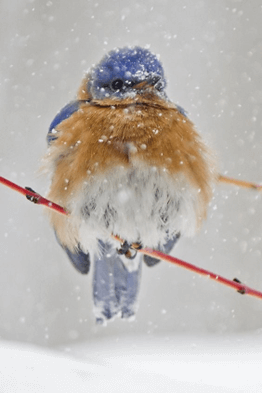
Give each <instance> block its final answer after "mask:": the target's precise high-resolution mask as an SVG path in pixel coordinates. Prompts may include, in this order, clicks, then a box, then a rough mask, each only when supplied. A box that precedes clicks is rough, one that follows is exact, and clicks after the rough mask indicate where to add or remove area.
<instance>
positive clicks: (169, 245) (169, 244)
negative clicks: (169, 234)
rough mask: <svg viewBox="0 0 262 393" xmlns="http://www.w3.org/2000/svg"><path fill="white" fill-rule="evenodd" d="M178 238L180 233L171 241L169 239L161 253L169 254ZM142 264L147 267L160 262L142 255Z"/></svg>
mask: <svg viewBox="0 0 262 393" xmlns="http://www.w3.org/2000/svg"><path fill="white" fill-rule="evenodd" d="M179 238H180V233H177V234H176V236H174V237H173V238H172V239H169V240H168V241H167V242H166V243H165V244H164V246H163V247H162V249H161V250H160V251H163V252H164V253H165V254H169V253H170V251H171V250H172V248H173V247H174V246H175V244H176V242H177V241H178V239H179ZM144 262H145V264H146V265H147V266H149V267H151V266H155V265H156V264H157V263H159V262H160V259H157V258H153V257H150V256H149V255H144Z"/></svg>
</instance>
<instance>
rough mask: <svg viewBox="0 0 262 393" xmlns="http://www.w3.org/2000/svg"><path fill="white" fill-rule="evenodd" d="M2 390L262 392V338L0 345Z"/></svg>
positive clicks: (122, 339) (127, 339) (142, 338)
mask: <svg viewBox="0 0 262 393" xmlns="http://www.w3.org/2000/svg"><path fill="white" fill-rule="evenodd" d="M0 361H1V370H0V391H1V392H5V393H9V392H10V393H13V392H14V393H16V392H17V393H18V392H19V393H20V392H39V393H40V392H78V393H81V392H105V391H107V392H145V391H150V392H167V393H168V392H170V393H171V392H174V391H179V392H181V393H182V392H194V393H196V392H201V393H205V392H207V393H210V392H212V393H213V392H214V393H216V392H223V393H227V392H238V393H239V392H243V393H244V392H245V393H246V392H249V393H257V392H260V391H261V389H262V375H261V366H262V337H261V336H260V337H256V339H254V338H250V337H247V336H245V335H240V336H237V337H224V338H219V337H216V338H215V337H210V336H205V337H199V336H198V337H194V336H160V337H159V336H156V337H154V338H150V339H148V337H146V336H134V337H132V336H130V337H117V338H116V337H111V338H110V339H103V340H99V341H93V342H91V343H88V342H82V343H81V344H78V345H73V346H71V347H66V348H62V350H60V351H58V350H52V351H51V350H43V349H40V348H37V347H34V346H29V345H28V346H26V345H22V344H19V345H17V344H14V343H12V344H7V343H4V342H3V343H1V344H0Z"/></svg>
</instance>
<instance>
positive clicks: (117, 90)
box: [88, 46, 166, 99]
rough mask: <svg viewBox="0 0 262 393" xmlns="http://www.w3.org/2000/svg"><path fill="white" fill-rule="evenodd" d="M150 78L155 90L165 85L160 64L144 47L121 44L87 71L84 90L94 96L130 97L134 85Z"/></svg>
mask: <svg viewBox="0 0 262 393" xmlns="http://www.w3.org/2000/svg"><path fill="white" fill-rule="evenodd" d="M143 81H147V82H148V81H150V84H152V85H154V86H155V88H156V90H157V91H158V92H160V93H161V92H163V91H164V88H165V86H166V80H165V77H164V70H163V67H162V65H161V63H160V61H159V60H158V58H157V56H156V55H154V54H153V53H151V52H150V51H149V50H148V49H145V48H141V47H139V46H136V47H124V48H121V49H114V50H112V51H110V52H109V53H108V54H106V55H105V56H104V57H103V59H102V60H101V61H100V63H98V64H97V65H96V66H94V67H93V68H92V70H91V72H90V79H89V82H88V91H89V92H90V93H91V95H92V97H93V98H95V99H103V98H116V99H117V98H118V99H122V98H125V97H127V96H130V95H131V96H132V94H135V93H134V88H133V86H135V85H136V84H138V83H140V82H143Z"/></svg>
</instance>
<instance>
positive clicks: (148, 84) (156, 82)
mask: <svg viewBox="0 0 262 393" xmlns="http://www.w3.org/2000/svg"><path fill="white" fill-rule="evenodd" d="M160 80H161V77H160V76H159V75H151V76H149V77H148V78H147V79H145V80H143V81H142V82H138V83H136V84H135V85H134V86H133V89H136V90H143V89H145V88H152V87H155V88H156V89H157V90H158V89H159V87H160V86H161V82H160Z"/></svg>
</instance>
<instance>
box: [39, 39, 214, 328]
mask: <svg viewBox="0 0 262 393" xmlns="http://www.w3.org/2000/svg"><path fill="white" fill-rule="evenodd" d="M166 87H167V82H166V77H165V73H164V68H163V65H162V63H161V61H160V59H159V56H157V55H155V54H154V53H152V52H151V51H150V50H149V49H148V48H143V47H140V46H125V47H122V48H115V49H112V50H111V51H109V52H108V53H107V54H105V55H104V57H103V58H102V60H101V61H100V62H99V63H98V64H96V65H93V66H92V67H91V68H90V69H89V70H88V71H87V72H86V73H85V74H84V77H83V79H82V82H81V84H80V87H79V89H78V92H77V95H76V98H75V99H73V100H72V101H71V102H69V104H67V105H66V106H65V107H64V108H63V109H62V110H61V111H60V112H58V113H57V115H56V116H55V118H54V120H53V121H52V123H51V125H50V127H49V131H48V134H47V142H48V150H47V153H46V155H45V157H44V159H43V168H44V170H45V172H47V173H48V174H49V176H50V179H51V183H50V189H49V193H48V198H49V199H50V200H52V201H53V202H55V203H58V204H60V205H62V206H63V207H64V208H65V209H66V210H67V211H68V212H70V215H69V216H63V215H59V214H58V213H56V212H54V211H50V212H49V219H50V223H51V226H52V227H53V229H54V232H55V236H56V239H57V241H58V243H59V244H60V246H61V247H62V248H63V250H64V251H65V253H66V254H67V256H68V258H69V260H70V261H71V263H72V264H73V266H74V267H75V268H76V269H77V270H78V271H79V272H80V273H82V274H87V273H88V272H89V271H90V267H91V268H92V270H93V280H92V288H93V289H92V290H93V304H94V310H93V311H94V315H95V318H96V322H97V323H98V324H106V323H107V321H108V320H113V319H114V318H115V317H120V318H124V319H131V320H132V319H133V318H134V317H135V315H136V312H137V308H138V293H139V289H140V281H141V270H142V262H143V261H144V263H145V264H146V265H147V266H149V267H152V266H155V265H157V264H158V262H159V259H156V258H153V257H150V256H146V255H144V256H142V255H141V254H140V253H137V252H136V251H135V250H134V248H137V249H139V248H141V247H150V248H154V249H157V250H162V251H163V252H165V253H169V252H170V251H171V250H172V249H173V247H174V245H175V244H176V243H177V241H178V239H179V238H180V236H188V237H190V236H193V235H194V234H195V233H196V232H197V230H198V229H199V228H200V227H201V223H202V221H203V220H204V219H205V218H206V215H207V210H208V205H209V203H210V200H211V198H212V194H213V184H214V182H215V181H216V179H217V170H216V164H215V157H214V153H213V151H212V150H211V149H210V148H209V147H208V146H207V144H206V143H205V142H204V140H203V138H202V137H201V135H200V134H199V133H198V132H197V130H196V128H195V126H194V124H193V123H192V122H191V121H190V119H189V118H188V116H187V112H186V111H185V110H184V109H183V108H182V107H181V106H179V105H176V104H174V103H173V102H172V101H171V100H170V99H169V98H168V96H167V93H166ZM112 235H118V236H119V237H120V238H121V239H123V243H122V245H121V246H120V247H119V246H117V244H119V243H118V242H117V241H116V240H114V239H113V238H112ZM134 244H135V245H136V247H131V246H132V245H134Z"/></svg>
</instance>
